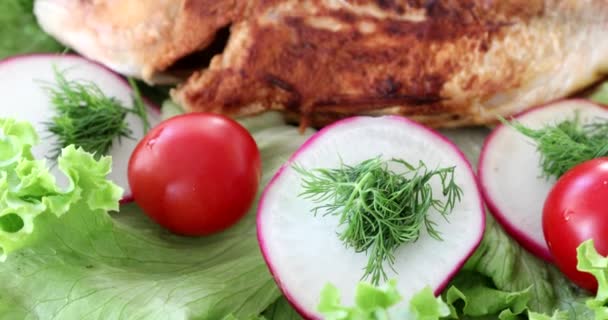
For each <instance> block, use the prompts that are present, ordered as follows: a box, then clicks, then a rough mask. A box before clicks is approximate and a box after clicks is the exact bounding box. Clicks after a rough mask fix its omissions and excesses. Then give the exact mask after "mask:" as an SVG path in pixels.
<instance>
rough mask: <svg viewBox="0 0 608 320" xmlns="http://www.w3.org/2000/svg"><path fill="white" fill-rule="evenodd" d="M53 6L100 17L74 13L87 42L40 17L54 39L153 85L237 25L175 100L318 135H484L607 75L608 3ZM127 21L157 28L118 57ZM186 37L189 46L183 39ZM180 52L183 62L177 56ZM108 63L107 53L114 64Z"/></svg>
mask: <svg viewBox="0 0 608 320" xmlns="http://www.w3.org/2000/svg"><path fill="white" fill-rule="evenodd" d="M49 2H51V3H56V2H70V3H77V5H78V6H80V7H87V6H89V7H88V10H89V11H86V12H88V14H89V15H92V16H93V17H95V18H94V19H93V18H92V17H91V18H87V17H86V14H83V13H81V11H77V13H75V14H73V15H76V16H78V18H77V19H75V20H74V26H73V28H74V29H80V30H86V31H82V32H87V33H86V35H82V36H81V37H80V39H79V38H78V37H74V36H73V35H71V33H70V32H68V31H66V30H65V29H70V28H67V27H57V24H59V22H57V21H54V22H49V21H50V20H53V18H49V17H48V15H47V14H45V13H44V12H42V11H40V10H37V16H38V18H39V21H40V23H41V25H42V26H43V27H44V28H45V30H47V31H49V32H51V34H53V35H55V36H56V37H58V38H59V39H60V40H62V41H64V42H65V43H68V44H69V45H71V46H72V47H73V48H75V49H76V50H77V51H80V52H83V53H85V55H87V56H90V57H92V58H93V59H96V60H100V61H102V62H104V63H106V64H108V65H110V66H116V65H118V64H120V63H121V62H122V61H132V66H133V67H132V68H131V69H132V70H139V73H137V72H134V73H132V74H136V75H140V76H142V77H144V78H146V79H148V80H151V79H152V78H153V77H154V76H156V75H160V74H162V72H163V71H166V70H169V67H170V66H171V64H172V63H175V62H176V61H177V60H178V59H179V58H180V57H183V56H186V55H188V54H191V53H193V52H195V51H197V50H202V49H204V48H205V46H206V45H208V44H209V43H210V41H211V40H212V39H213V37H214V34H215V33H217V30H218V29H220V28H222V27H225V26H227V25H230V38H229V40H228V43H227V45H226V47H225V49H224V50H223V52H222V53H221V54H219V55H217V56H215V57H213V59H212V60H211V63H210V64H209V65H208V66H206V65H203V66H200V69H199V70H198V71H196V72H194V73H193V74H191V75H190V76H189V77H188V78H187V79H186V80H185V82H183V83H181V84H180V85H179V86H178V87H177V88H176V89H175V90H173V91H172V96H173V98H174V100H176V101H177V102H178V103H180V104H181V105H183V106H184V107H186V108H187V109H188V110H190V111H205V112H217V113H223V114H227V115H230V116H245V115H250V114H255V113H260V112H263V111H266V110H281V111H284V112H285V113H286V114H287V115H288V116H289V117H290V118H292V119H294V120H299V121H301V122H302V124H303V125H309V124H310V125H315V126H322V125H325V124H328V123H331V122H332V121H335V120H337V119H341V118H344V117H348V116H352V115H355V114H370V115H382V114H399V115H404V116H408V117H411V118H413V119H414V120H417V121H419V122H422V123H424V124H427V125H430V126H434V127H454V126H463V125H473V124H486V123H490V122H493V121H495V120H496V116H497V115H502V116H508V115H511V114H514V113H517V112H519V111H522V110H524V109H526V108H528V107H530V106H533V105H537V104H541V103H544V102H547V101H550V100H554V99H557V98H561V97H564V96H567V95H569V94H571V93H573V92H575V91H577V90H580V89H581V88H584V87H586V86H588V85H590V84H592V83H593V82H595V81H597V80H599V79H600V78H601V77H602V76H603V75H604V74H605V73H606V71H608V1H606V0H583V1H572V0H544V1H539V0H530V1H525V0H507V1H497V0H496V1H492V0H465V1H456V0H446V1H440V0H425V1H415V0H409V1H397V0H373V1H372V0H257V1H236V0H235V1H222V0H218V1H209V4H208V5H209V6H216V7H217V8H219V9H217V10H216V11H213V12H214V14H210V15H207V16H205V17H203V16H202V15H195V14H193V13H191V12H189V11H188V10H186V7H187V4H188V3H189V5H190V6H195V5H194V4H193V3H198V4H199V5H198V8H203V7H204V6H202V5H200V3H205V2H207V1H198V2H197V1H188V0H182V1H177V0H176V1H166V0H165V1H164V0H154V1H150V2H146V5H147V6H150V7H155V6H156V7H158V8H161V9H149V8H148V9H146V10H147V11H146V10H143V11H138V10H135V12H136V13H137V14H135V15H136V16H137V18H134V19H131V18H129V19H127V18H126V17H122V16H121V12H127V11H129V10H127V9H125V10H114V11H112V12H113V13H112V12H110V11H108V12H106V13H104V12H105V11H104V10H102V9H99V8H110V6H109V3H119V1H117V0H105V1H104V0H98V1H92V0H91V1H68V0H63V1H51V0H37V2H36V4H37V8H38V7H39V4H41V3H47V6H52V5H49V4H48V3H49ZM135 2H136V1H132V0H131V1H129V0H128V1H121V2H120V3H121V5H122V6H126V7H128V6H129V5H128V4H127V3H131V4H133V3H135ZM137 3H141V2H139V1H137ZM211 3H213V5H211ZM90 6H93V7H90ZM79 10H82V9H79ZM108 10H109V9H108ZM131 10H132V9H131ZM199 10H202V9H199ZM125 14H126V13H125ZM126 15H128V14H126ZM157 15H163V16H164V18H158V17H156V16H157ZM83 16H84V17H83ZM153 17H155V18H153ZM163 19H164V20H163ZM55 20H57V18H55ZM123 20H124V21H127V22H128V23H127V25H129V24H135V25H137V26H145V27H141V30H142V32H143V33H145V30H148V31H149V30H153V31H154V34H156V35H157V37H155V38H154V41H151V42H150V43H151V44H150V45H149V47H150V48H152V49H148V48H146V47H145V46H143V47H142V46H141V44H139V42H138V41H136V39H137V37H141V34H137V32H131V31H129V32H126V34H127V35H130V37H129V36H124V37H123V40H121V41H119V42H120V46H123V47H124V48H127V49H128V50H124V51H123V52H128V54H127V56H126V57H127V58H128V59H122V58H121V56H120V54H118V53H117V51H116V48H117V47H116V46H117V45H119V44H117V42H116V41H115V40H111V39H110V38H111V37H114V38H116V37H117V35H110V34H104V32H109V31H107V30H104V29H103V28H102V29H100V28H101V27H100V26H103V25H105V24H104V23H105V22H104V21H111V23H110V25H112V26H116V28H118V29H120V26H122V25H121V24H118V23H117V22H116V21H123ZM158 21H165V22H166V23H165V24H166V25H169V26H170V27H166V28H163V27H161V26H160V25H163V24H162V23H161V24H160V25H159V23H158ZM178 25H182V26H183V27H182V28H181V29H180V28H178V27H176V26H178ZM83 26H84V27H83ZM129 28H131V26H129ZM94 29H95V30H98V31H97V32H96V33H95V34H93V33H92V32H91V30H94ZM121 30H122V29H121ZM159 30H160V31H159ZM166 30H170V31H166ZM192 30H199V33H197V34H196V35H194V34H192V33H195V32H193V31H192ZM184 32H185V33H188V34H189V35H188V37H190V38H192V39H189V40H188V41H180V40H178V39H180V35H181V34H182V33H184ZM118 34H121V32H118ZM105 37H109V38H105ZM103 39H105V40H106V41H105V42H104V41H102V40H103ZM182 43H188V44H189V45H188V46H185V47H181V45H182ZM167 47H169V48H173V49H171V50H167V49H166V48H167ZM90 48H95V49H94V50H89V49H90ZM108 48H111V49H108ZM178 49H179V50H178ZM172 50H173V51H176V52H179V54H177V53H174V54H169V55H167V51H169V52H172ZM119 51H120V50H119ZM100 52H111V54H106V55H105V56H104V58H105V60H104V59H102V58H100V56H101V54H100ZM115 69H117V70H119V71H121V70H120V69H119V68H116V67H115ZM122 72H123V73H125V72H124V71H122Z"/></svg>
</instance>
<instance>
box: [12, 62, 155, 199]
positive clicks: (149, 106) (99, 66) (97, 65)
mask: <svg viewBox="0 0 608 320" xmlns="http://www.w3.org/2000/svg"><path fill="white" fill-rule="evenodd" d="M40 59H49V60H52V59H60V60H62V61H63V62H66V63H70V62H72V63H83V64H88V65H90V66H92V67H95V68H96V69H97V70H96V71H98V72H100V73H101V74H103V76H107V77H110V78H114V79H115V80H116V83H120V86H121V87H124V89H126V90H128V91H131V90H132V89H131V85H130V84H129V82H128V81H127V80H126V79H125V78H123V77H121V76H120V75H118V74H116V73H115V72H113V71H112V70H110V69H108V68H107V67H105V66H104V65H102V64H100V63H98V62H95V61H92V60H89V59H86V58H84V57H81V56H79V55H75V54H52V53H33V54H23V55H17V56H11V57H8V58H5V59H3V60H0V72H2V71H3V68H4V67H8V66H10V65H11V64H12V63H15V62H23V61H27V60H31V61H39V60H40ZM34 78H35V77H34ZM34 85H35V86H41V85H42V84H37V83H34ZM142 100H143V102H144V104H145V105H146V107H147V110H148V111H149V115H150V116H151V117H149V118H151V119H150V120H151V121H150V122H151V124H152V125H154V124H155V123H156V122H159V121H160V118H161V109H160V107H159V106H157V105H155V104H154V103H152V102H151V101H150V100H148V99H146V98H145V97H142ZM41 136H42V135H41ZM123 187H124V186H123ZM132 201H133V196H132V194H131V193H130V192H125V194H124V195H123V197H122V198H121V200H120V203H121V204H126V203H130V202H132Z"/></svg>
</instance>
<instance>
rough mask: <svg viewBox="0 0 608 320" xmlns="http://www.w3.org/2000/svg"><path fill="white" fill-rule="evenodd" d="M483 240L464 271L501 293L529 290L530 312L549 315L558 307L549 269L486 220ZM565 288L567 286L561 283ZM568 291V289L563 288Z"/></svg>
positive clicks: (544, 263) (494, 224) (496, 225)
mask: <svg viewBox="0 0 608 320" xmlns="http://www.w3.org/2000/svg"><path fill="white" fill-rule="evenodd" d="M486 221H487V222H486V232H485V234H484V238H483V240H482V242H481V244H480V246H479V248H478V249H477V251H476V252H475V253H474V254H473V256H472V257H471V258H470V259H469V260H468V261H467V263H466V265H465V266H464V270H467V271H472V272H476V273H479V274H480V275H482V276H484V277H487V278H489V279H491V281H492V287H494V288H496V289H498V290H500V291H504V292H521V291H524V290H530V301H529V306H530V308H531V309H532V310H533V311H537V312H542V313H550V312H553V310H554V309H555V307H556V306H557V304H558V299H557V296H556V293H555V288H554V286H553V281H554V279H553V276H554V275H555V274H553V273H551V272H550V268H552V267H551V266H550V265H549V264H547V263H546V262H544V261H541V260H540V259H538V258H536V257H534V256H533V255H532V254H530V253H529V252H527V251H526V250H525V249H523V248H522V247H521V246H519V244H517V243H516V242H515V241H514V240H513V239H511V238H510V237H509V236H507V234H506V233H505V232H504V231H503V230H502V228H501V227H500V226H499V225H498V224H497V223H496V221H495V220H494V219H492V218H491V217H490V216H488V217H487V220H486ZM562 284H565V285H566V286H568V285H567V283H565V282H564V283H562ZM565 290H570V288H565Z"/></svg>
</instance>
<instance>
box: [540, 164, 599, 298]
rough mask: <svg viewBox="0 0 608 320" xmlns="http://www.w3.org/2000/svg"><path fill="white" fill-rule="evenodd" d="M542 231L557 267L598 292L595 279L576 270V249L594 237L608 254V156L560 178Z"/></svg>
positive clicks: (581, 166)
mask: <svg viewBox="0 0 608 320" xmlns="http://www.w3.org/2000/svg"><path fill="white" fill-rule="evenodd" d="M543 232H544V235H545V239H546V241H547V244H548V246H549V250H550V251H551V253H552V255H553V258H554V260H555V264H556V265H557V266H558V268H559V269H560V270H561V271H562V272H563V273H564V274H565V275H566V276H567V277H568V278H569V279H570V280H572V281H573V282H574V283H576V284H577V285H579V286H580V287H582V288H585V289H587V290H590V291H594V292H595V291H596V290H597V281H596V280H595V278H594V277H593V276H592V275H590V274H588V273H585V272H580V271H578V270H577V269H576V264H577V258H576V248H577V247H578V246H579V245H580V244H581V243H582V242H584V241H585V240H588V239H593V240H594V243H595V247H596V249H597V250H598V252H599V253H600V254H602V255H606V254H608V158H598V159H594V160H590V161H587V162H585V163H582V164H580V165H578V166H576V167H574V168H572V169H571V170H570V171H568V172H566V173H565V174H564V175H563V176H562V177H561V178H560V179H559V180H558V181H557V183H556V184H555V186H554V187H553V189H552V190H551V192H550V193H549V196H548V197H547V200H546V201H545V205H544V208H543Z"/></svg>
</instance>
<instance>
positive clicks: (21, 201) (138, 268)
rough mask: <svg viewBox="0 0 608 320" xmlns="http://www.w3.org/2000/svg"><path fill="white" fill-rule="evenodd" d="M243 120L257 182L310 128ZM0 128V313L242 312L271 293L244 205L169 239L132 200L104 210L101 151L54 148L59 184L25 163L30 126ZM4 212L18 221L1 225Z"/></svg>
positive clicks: (190, 315)
mask: <svg viewBox="0 0 608 320" xmlns="http://www.w3.org/2000/svg"><path fill="white" fill-rule="evenodd" d="M252 121H253V122H252V127H254V129H252V134H253V136H254V138H255V139H256V141H257V142H258V146H259V148H260V150H261V154H262V161H263V163H264V168H265V170H264V174H263V178H262V183H263V184H265V183H266V182H267V181H268V180H269V179H270V177H271V176H272V174H273V173H274V172H275V171H276V169H277V168H278V167H279V166H280V165H281V164H282V163H283V162H284V161H285V160H286V159H287V158H288V157H289V156H290V155H291V153H293V152H294V150H295V149H296V148H297V147H298V146H299V145H300V144H301V143H302V142H303V141H304V140H305V139H306V138H307V137H308V136H309V135H310V132H308V133H307V134H305V135H300V134H299V133H298V132H297V130H294V128H293V127H289V126H285V125H284V124H283V121H282V118H281V117H280V116H279V115H276V114H268V115H264V116H262V118H256V119H253V120H252ZM6 123H9V124H10V125H4V126H3V128H4V130H3V132H2V133H0V141H1V144H0V162H1V163H2V173H1V175H2V179H0V181H1V182H0V184H1V185H2V186H1V187H0V188H1V189H0V190H2V192H1V193H0V194H1V195H2V196H3V198H2V199H3V200H2V201H5V202H3V203H2V206H1V207H0V208H1V210H2V211H1V212H2V216H3V217H6V216H7V215H9V216H10V217H13V218H3V219H2V224H1V226H2V230H3V231H2V238H0V246H2V248H3V254H4V255H6V261H5V262H3V263H0V319H11V320H12V319H26V318H32V319H48V318H55V319H89V318H94V319H178V320H179V319H222V318H224V317H226V316H227V315H230V314H232V315H233V316H234V317H236V318H238V319H250V318H251V317H256V316H258V315H260V314H261V313H262V312H263V311H264V310H265V309H267V308H268V307H269V306H270V305H271V304H273V303H274V302H275V301H276V300H277V299H278V298H279V297H280V293H279V290H278V289H277V287H276V285H275V283H274V281H273V280H272V278H271V275H270V274H269V272H268V269H267V267H266V265H265V263H264V261H263V259H262V257H261V254H260V252H259V248H258V245H257V240H256V233H255V208H252V209H251V211H250V213H249V214H248V215H247V216H246V217H245V218H244V219H243V220H242V221H240V222H239V223H238V224H237V225H236V226H234V227H232V228H230V229H229V230H227V231H225V232H223V233H220V234H217V235H214V236H210V237H204V238H185V237H178V236H174V235H172V234H170V233H168V232H166V231H164V230H163V229H161V228H160V227H158V226H157V225H156V224H154V223H152V222H151V221H150V220H148V219H147V218H146V216H145V215H144V214H143V213H142V212H141V211H140V210H139V209H138V208H137V207H136V206H135V205H128V206H122V207H121V208H120V212H119V213H108V211H109V210H114V209H116V208H118V207H117V200H118V195H119V194H120V193H119V192H118V189H117V188H116V187H115V186H114V185H113V184H111V183H109V182H108V181H107V180H105V174H106V173H107V170H109V167H110V161H109V159H108V158H102V159H101V160H100V161H98V162H96V161H95V160H94V159H93V158H91V157H90V155H88V154H86V153H84V152H82V151H81V150H76V149H73V148H71V149H66V150H65V151H64V153H63V156H62V157H61V159H60V160H59V162H58V165H59V167H60V168H61V169H62V171H63V172H64V173H65V174H66V175H67V176H68V177H69V178H70V180H71V181H72V184H71V185H70V186H69V187H68V188H67V189H65V190H61V189H59V188H58V187H57V186H56V185H55V183H54V178H53V177H52V176H50V175H49V173H48V169H47V166H45V165H44V161H40V160H33V159H31V154H30V152H29V148H30V146H31V145H34V144H35V143H36V141H37V137H36V136H35V133H34V131H33V130H31V128H28V127H27V126H24V125H14V123H13V122H10V121H6ZM243 123H244V124H245V125H246V126H247V125H248V123H247V122H246V121H245V122H243ZM13 168H14V169H16V170H15V173H12V171H13ZM17 169H18V170H17ZM22 207H27V210H22V211H19V210H17V209H18V208H22ZM7 208H10V209H7ZM6 213H8V214H6ZM11 214H12V215H11ZM15 216H17V217H18V218H19V219H21V220H23V227H22V228H21V229H20V231H18V232H8V231H11V230H14V229H17V228H18V226H19V223H15V221H13V219H14V217H15ZM30 229H31V231H28V230H30ZM7 230H8V231H7ZM279 307H280V308H285V307H286V305H281V306H277V308H279ZM277 319H281V318H278V317H277Z"/></svg>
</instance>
